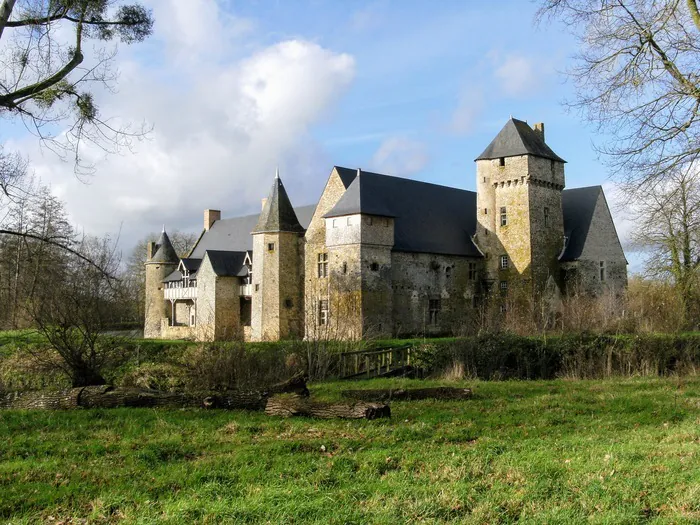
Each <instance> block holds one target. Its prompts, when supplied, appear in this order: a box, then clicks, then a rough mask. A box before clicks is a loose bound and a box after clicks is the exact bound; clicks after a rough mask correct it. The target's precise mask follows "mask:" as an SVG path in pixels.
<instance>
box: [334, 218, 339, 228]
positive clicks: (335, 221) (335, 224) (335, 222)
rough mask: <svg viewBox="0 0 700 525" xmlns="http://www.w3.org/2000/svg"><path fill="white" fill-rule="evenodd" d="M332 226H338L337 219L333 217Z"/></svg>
mask: <svg viewBox="0 0 700 525" xmlns="http://www.w3.org/2000/svg"><path fill="white" fill-rule="evenodd" d="M333 227H334V228H337V227H338V219H333Z"/></svg>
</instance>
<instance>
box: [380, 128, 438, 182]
mask: <svg viewBox="0 0 700 525" xmlns="http://www.w3.org/2000/svg"><path fill="white" fill-rule="evenodd" d="M428 160H429V156H428V151H427V148H426V146H425V144H423V143H421V142H418V141H415V140H411V139H408V138H405V137H391V138H388V139H386V140H385V141H384V142H382V143H381V145H380V146H379V149H378V150H377V151H376V152H375V154H374V156H373V157H372V160H371V161H370V166H371V168H372V169H374V170H377V171H378V172H380V173H386V174H388V175H399V176H405V175H412V174H414V173H417V172H419V171H420V170H422V169H423V168H424V167H425V166H426V165H427V164H428Z"/></svg>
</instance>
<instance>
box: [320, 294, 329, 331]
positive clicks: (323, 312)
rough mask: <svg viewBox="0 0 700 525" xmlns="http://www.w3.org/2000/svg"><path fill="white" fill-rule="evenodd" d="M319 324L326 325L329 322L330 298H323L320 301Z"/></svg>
mask: <svg viewBox="0 0 700 525" xmlns="http://www.w3.org/2000/svg"><path fill="white" fill-rule="evenodd" d="M318 324H319V326H325V325H327V324H328V300H327V299H321V300H320V301H319V302H318Z"/></svg>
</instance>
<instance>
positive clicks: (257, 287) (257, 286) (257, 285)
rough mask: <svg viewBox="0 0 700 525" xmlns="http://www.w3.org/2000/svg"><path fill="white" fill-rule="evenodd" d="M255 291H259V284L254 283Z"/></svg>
mask: <svg viewBox="0 0 700 525" xmlns="http://www.w3.org/2000/svg"><path fill="white" fill-rule="evenodd" d="M255 291H256V292H259V291H260V284H256V285H255Z"/></svg>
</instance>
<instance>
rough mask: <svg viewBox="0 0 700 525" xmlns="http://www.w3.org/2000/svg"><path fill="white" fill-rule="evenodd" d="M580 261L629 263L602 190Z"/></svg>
mask: <svg viewBox="0 0 700 525" xmlns="http://www.w3.org/2000/svg"><path fill="white" fill-rule="evenodd" d="M578 259H579V260H581V259H587V260H596V261H603V260H605V261H611V260H619V261H624V262H625V263H627V259H626V258H625V253H624V251H623V249H622V244H621V243H620V238H619V236H618V235H617V229H616V228H615V223H614V221H613V218H612V214H611V213H610V208H609V207H608V202H607V200H606V198H605V194H604V193H603V189H602V188H601V189H600V192H599V193H598V198H597V199H596V204H595V210H594V212H593V215H592V217H591V222H590V227H589V228H588V235H587V236H586V241H585V243H584V245H583V249H582V250H581V255H580V256H579V257H578Z"/></svg>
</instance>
